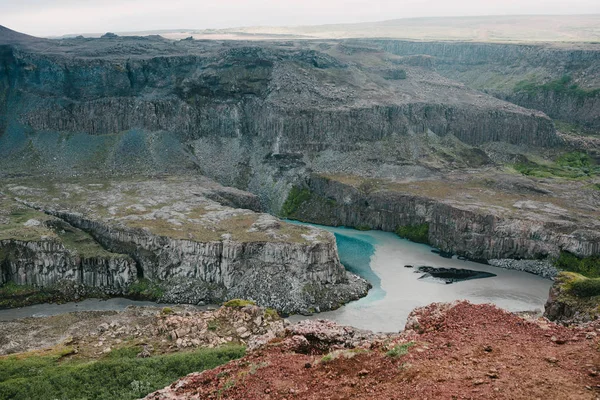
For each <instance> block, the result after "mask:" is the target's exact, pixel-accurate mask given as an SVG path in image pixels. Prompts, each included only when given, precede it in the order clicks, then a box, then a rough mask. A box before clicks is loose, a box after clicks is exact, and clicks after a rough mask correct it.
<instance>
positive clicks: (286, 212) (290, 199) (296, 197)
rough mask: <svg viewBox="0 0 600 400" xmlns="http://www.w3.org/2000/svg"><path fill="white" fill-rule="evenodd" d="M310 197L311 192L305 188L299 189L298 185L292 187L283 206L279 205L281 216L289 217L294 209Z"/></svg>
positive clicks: (296, 209)
mask: <svg viewBox="0 0 600 400" xmlns="http://www.w3.org/2000/svg"><path fill="white" fill-rule="evenodd" d="M311 197H312V192H311V191H310V190H308V189H306V188H304V189H301V188H299V187H293V188H292V190H290V193H289V194H288V196H287V198H286V200H285V202H284V203H283V206H282V207H281V213H280V214H281V216H282V217H290V216H292V215H294V213H295V212H296V211H298V209H299V208H300V206H301V205H302V204H303V203H305V202H307V201H309V200H310V199H311Z"/></svg>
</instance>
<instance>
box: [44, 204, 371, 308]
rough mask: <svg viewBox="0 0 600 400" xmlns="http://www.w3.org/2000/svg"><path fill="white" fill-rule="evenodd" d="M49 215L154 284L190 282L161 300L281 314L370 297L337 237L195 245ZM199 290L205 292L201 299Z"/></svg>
mask: <svg viewBox="0 0 600 400" xmlns="http://www.w3.org/2000/svg"><path fill="white" fill-rule="evenodd" d="M48 212H50V213H53V214H55V215H56V216H58V217H60V218H62V219H64V220H66V221H68V222H69V223H71V224H73V225H74V226H77V227H78V228H80V229H82V230H84V231H86V232H89V233H90V234H91V235H93V236H94V238H96V240H98V241H99V242H100V243H102V245H103V246H105V247H106V248H108V249H110V250H111V251H114V252H119V253H124V254H128V255H130V256H131V257H132V258H134V259H135V260H136V261H137V263H138V266H139V268H138V271H139V273H140V276H143V277H144V278H146V279H149V280H150V281H155V282H169V281H173V282H174V283H177V282H179V283H180V282H181V280H182V279H185V280H186V281H187V283H188V284H187V285H185V286H184V287H185V290H184V291H181V290H178V289H180V288H178V287H177V286H174V287H169V286H170V284H165V285H164V286H165V287H168V289H167V290H166V291H167V293H166V296H165V297H164V298H163V299H162V300H163V301H169V302H177V303H200V302H216V301H223V300H227V299H232V298H243V299H250V300H254V301H256V302H257V303H258V304H260V305H263V306H265V307H272V308H275V309H277V310H279V311H281V312H283V313H296V312H300V311H307V310H309V309H313V310H315V309H316V310H320V311H323V310H329V309H334V308H337V307H339V306H340V305H342V304H344V303H347V302H348V301H351V300H356V299H358V298H360V297H363V296H364V295H366V292H367V289H368V286H367V283H366V282H365V281H364V280H362V279H360V278H358V277H356V276H354V275H352V274H350V273H348V272H347V271H346V270H345V269H344V267H343V266H342V265H341V264H340V262H339V258H338V254H337V249H336V247H335V240H334V239H333V235H329V236H331V237H328V238H327V240H326V241H321V242H317V243H307V244H303V243H285V242H246V243H240V242H236V241H232V240H224V241H215V242H197V241H194V240H180V239H173V238H170V237H167V236H159V235H154V234H151V233H149V232H147V231H144V230H134V229H126V228H120V227H114V226H110V225H106V224H103V223H101V222H98V221H92V220H89V219H85V218H82V217H80V216H78V215H75V214H69V213H64V212H60V213H55V212H53V211H52V210H48ZM199 294H200V296H199Z"/></svg>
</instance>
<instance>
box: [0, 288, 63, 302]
mask: <svg viewBox="0 0 600 400" xmlns="http://www.w3.org/2000/svg"><path fill="white" fill-rule="evenodd" d="M60 299H61V294H60V292H58V291H57V290H54V289H52V288H36V287H34V286H29V285H17V284H15V283H13V282H8V283H6V284H4V285H3V286H0V309H4V308H16V307H26V306H30V305H33V304H41V303H53V302H57V301H60Z"/></svg>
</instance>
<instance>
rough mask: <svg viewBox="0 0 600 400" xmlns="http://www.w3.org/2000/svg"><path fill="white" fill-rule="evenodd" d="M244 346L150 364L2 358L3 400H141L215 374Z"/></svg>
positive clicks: (120, 358)
mask: <svg viewBox="0 0 600 400" xmlns="http://www.w3.org/2000/svg"><path fill="white" fill-rule="evenodd" d="M244 351H245V350H244V348H243V347H241V346H227V347H222V348H219V349H201V350H197V351H194V352H190V353H177V354H169V355H163V356H156V357H150V358H132V357H131V354H133V353H128V352H124V353H122V354H114V355H111V356H109V357H106V358H104V359H101V360H98V361H95V362H83V361H74V360H73V361H71V360H66V361H62V355H60V354H57V355H52V356H31V357H26V358H22V357H17V356H10V357H3V358H0V398H2V399H14V400H21V399H23V400H25V399H36V400H46V399H48V400H54V399H69V400H71V399H73V400H75V399H98V400H104V399H106V400H109V399H110V400H113V399H114V400H119V399H137V398H140V397H144V396H146V395H147V394H148V393H150V392H152V391H154V390H157V389H160V388H163V387H165V386H166V385H168V384H169V383H171V382H173V381H174V380H176V379H178V378H180V377H182V376H185V375H186V374H189V373H191V372H195V371H203V370H206V369H212V368H215V367H217V366H219V365H222V364H224V363H226V362H228V361H230V360H233V359H237V358H240V357H242V356H243V355H244Z"/></svg>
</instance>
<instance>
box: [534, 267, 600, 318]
mask: <svg viewBox="0 0 600 400" xmlns="http://www.w3.org/2000/svg"><path fill="white" fill-rule="evenodd" d="M580 279H587V278H585V277H583V276H581V275H578V274H575V273H572V272H561V273H560V274H559V275H558V276H557V278H556V279H555V281H554V284H553V285H552V287H551V288H550V293H549V296H548V301H547V302H546V305H545V307H544V317H546V318H548V319H549V320H551V321H555V322H557V323H562V324H564V325H570V324H583V323H587V322H590V321H595V320H598V318H599V317H600V312H599V309H598V305H599V299H598V296H595V297H579V296H577V295H575V294H573V293H571V291H570V286H571V283H572V282H574V281H577V280H580Z"/></svg>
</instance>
